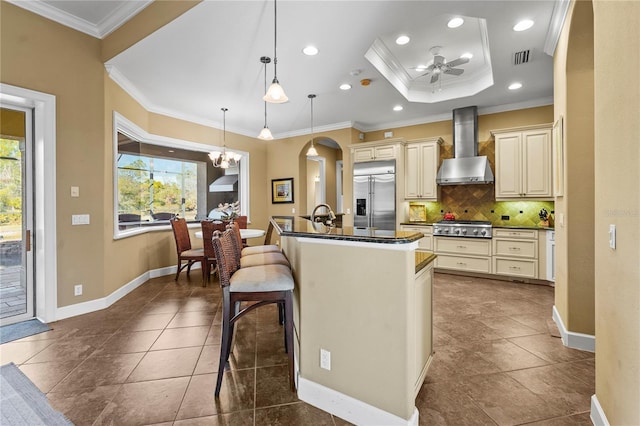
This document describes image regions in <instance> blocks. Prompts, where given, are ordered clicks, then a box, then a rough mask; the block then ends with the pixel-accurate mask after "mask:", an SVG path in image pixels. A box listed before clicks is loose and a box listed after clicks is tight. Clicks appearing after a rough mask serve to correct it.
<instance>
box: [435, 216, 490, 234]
mask: <svg viewBox="0 0 640 426" xmlns="http://www.w3.org/2000/svg"><path fill="white" fill-rule="evenodd" d="M491 229H492V226H491V222H489V221H482V220H441V221H440V222H437V223H435V224H434V226H433V235H438V236H443V237H463V238H491Z"/></svg>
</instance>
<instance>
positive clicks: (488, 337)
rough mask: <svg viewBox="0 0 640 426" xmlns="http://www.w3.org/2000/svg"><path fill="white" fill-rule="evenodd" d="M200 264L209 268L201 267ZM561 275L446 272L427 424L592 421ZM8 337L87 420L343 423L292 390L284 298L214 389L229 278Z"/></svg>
mask: <svg viewBox="0 0 640 426" xmlns="http://www.w3.org/2000/svg"><path fill="white" fill-rule="evenodd" d="M196 275H197V274H196ZM552 304H553V289H552V288H551V287H544V286H533V285H525V284H513V283H507V282H501V281H493V280H484V279H474V278H468V277H459V276H454V275H444V274H436V280H435V287H434V337H435V351H436V354H435V359H434V362H433V364H432V366H431V369H430V371H429V374H428V376H427V380H426V382H425V384H424V386H423V388H422V390H421V391H420V393H419V395H418V398H417V400H416V406H417V407H418V410H419V411H420V424H421V425H444V424H448V425H456V426H457V425H475V424H488V425H495V424H500V425H503V424H504V425H507V424H508V425H515V424H525V423H531V424H537V425H590V424H591V422H590V420H589V407H590V397H591V395H592V394H593V393H594V389H595V378H594V369H595V366H594V356H593V354H591V353H587V352H580V351H576V350H572V349H567V348H565V347H564V346H563V345H562V343H561V341H560V339H558V338H555V337H551V335H550V333H549V321H550V320H549V318H550V316H551V306H552ZM52 327H53V330H52V331H49V332H46V333H42V334H38V335H35V336H32V337H29V338H25V339H22V340H18V341H14V342H10V343H6V344H4V345H2V346H0V349H1V350H0V363H1V364H5V363H7V362H9V361H13V362H14V363H16V364H18V365H19V366H20V369H21V370H22V371H23V372H24V373H25V374H26V375H27V376H28V377H30V378H31V380H32V381H33V382H34V383H35V384H36V385H37V386H38V387H39V388H40V389H41V390H42V391H43V392H45V393H46V394H47V397H48V398H49V400H50V402H51V404H52V405H53V406H54V407H55V408H57V409H58V410H60V411H62V412H64V413H65V414H66V415H67V416H68V417H69V418H70V419H71V420H72V421H73V422H74V423H75V424H76V425H91V424H95V425H103V424H117V425H138V424H139V425H144V424H162V425H171V424H175V425H200V424H202V425H223V424H224V425H274V424H276V425H344V424H347V423H346V422H344V421H343V420H341V419H339V418H337V417H335V416H332V415H330V414H328V413H326V412H323V411H321V410H318V409H316V408H314V407H312V406H310V405H308V404H306V403H304V402H301V401H299V400H298V399H297V398H296V394H295V393H293V392H291V391H290V390H289V389H288V380H287V369H286V363H287V358H286V355H285V353H284V350H283V338H282V330H281V328H280V326H279V325H278V321H277V310H276V309H275V307H264V308H260V309H258V310H256V311H254V312H253V313H251V314H249V316H248V317H246V318H244V320H243V321H241V322H239V323H238V326H237V329H238V330H237V343H236V347H235V353H234V356H233V359H232V360H231V368H232V369H231V371H229V372H227V373H225V376H224V381H223V389H222V392H221V396H220V398H219V399H217V400H216V399H214V397H213V390H214V387H215V378H216V372H217V367H218V352H219V348H220V346H219V341H220V330H219V328H220V290H219V288H218V287H217V284H216V283H212V284H209V285H208V287H206V288H202V287H200V280H199V279H197V276H194V279H193V280H192V281H191V282H190V281H188V280H187V279H186V278H185V277H183V275H181V278H180V281H179V282H178V283H175V282H174V281H173V279H172V277H171V276H167V277H163V278H156V279H153V280H150V281H149V282H147V283H145V284H144V285H142V286H140V287H139V288H138V289H136V290H135V291H133V292H132V293H131V294H129V295H127V296H126V297H125V298H123V299H122V300H120V301H119V302H117V303H116V304H114V305H113V306H111V307H110V308H108V309H105V310H103V311H100V312H95V313H92V314H88V315H83V316H81V317H75V318H70V319H67V320H63V321H59V322H56V323H53V324H52Z"/></svg>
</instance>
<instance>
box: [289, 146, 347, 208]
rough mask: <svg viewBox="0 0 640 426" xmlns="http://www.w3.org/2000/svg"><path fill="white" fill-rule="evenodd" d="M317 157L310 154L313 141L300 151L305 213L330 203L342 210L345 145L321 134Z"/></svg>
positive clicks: (301, 191) (302, 204) (302, 198)
mask: <svg viewBox="0 0 640 426" xmlns="http://www.w3.org/2000/svg"><path fill="white" fill-rule="evenodd" d="M313 143H314V146H315V147H316V150H317V151H318V155H317V156H313V157H307V151H308V150H309V147H310V146H311V141H309V142H308V143H306V144H305V145H304V146H303V147H302V150H301V151H300V154H299V172H300V181H301V185H300V203H299V204H298V205H299V207H300V209H301V212H300V213H301V214H307V215H308V214H311V212H312V210H313V208H314V207H315V206H316V205H318V204H321V203H326V204H329V205H330V206H331V207H332V209H333V210H334V211H335V212H336V213H341V212H342V205H343V192H344V191H343V179H342V148H341V147H340V145H339V144H338V143H337V142H336V141H335V140H333V139H331V138H326V137H322V136H317V137H315V138H314V140H313Z"/></svg>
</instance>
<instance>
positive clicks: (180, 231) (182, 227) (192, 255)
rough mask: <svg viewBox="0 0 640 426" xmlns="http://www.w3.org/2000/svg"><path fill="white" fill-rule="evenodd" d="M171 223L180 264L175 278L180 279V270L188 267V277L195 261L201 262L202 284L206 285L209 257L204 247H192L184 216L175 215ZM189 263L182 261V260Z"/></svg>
mask: <svg viewBox="0 0 640 426" xmlns="http://www.w3.org/2000/svg"><path fill="white" fill-rule="evenodd" d="M169 222H170V223H171V229H173V236H174V238H175V240H176V251H177V254H178V266H177V271H176V277H175V280H176V281H177V280H178V277H179V276H180V271H182V270H183V269H184V267H185V266H186V267H187V277H188V276H189V272H191V266H192V265H193V264H194V263H198V262H200V264H201V265H202V285H203V286H204V285H206V282H205V270H206V266H205V265H206V263H207V258H206V256H205V254H204V249H193V248H191V237H189V228H188V227H187V221H186V220H185V219H183V218H178V217H174V218H173V219H171V220H170V221H169ZM185 261H186V262H187V263H184V264H183V263H182V262H185Z"/></svg>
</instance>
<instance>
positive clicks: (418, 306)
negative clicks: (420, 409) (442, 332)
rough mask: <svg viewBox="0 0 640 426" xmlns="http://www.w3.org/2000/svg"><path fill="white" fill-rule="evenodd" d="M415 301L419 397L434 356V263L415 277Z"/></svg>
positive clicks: (416, 383)
mask: <svg viewBox="0 0 640 426" xmlns="http://www.w3.org/2000/svg"><path fill="white" fill-rule="evenodd" d="M413 292H414V293H413V300H414V342H415V354H414V357H415V363H414V368H413V370H414V374H415V385H414V392H415V395H418V392H419V391H420V388H421V387H422V383H423V382H424V379H425V377H426V375H427V369H428V367H429V361H430V359H431V356H432V354H433V329H432V324H433V316H432V309H431V307H432V302H433V262H432V263H430V264H429V265H427V266H426V267H424V268H423V269H422V270H420V271H419V272H418V273H417V274H416V277H415V283H414V288H413Z"/></svg>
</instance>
